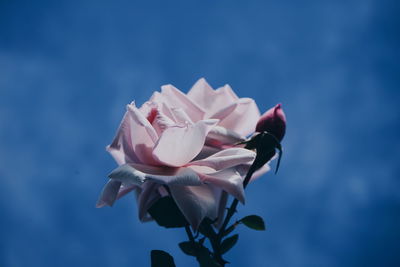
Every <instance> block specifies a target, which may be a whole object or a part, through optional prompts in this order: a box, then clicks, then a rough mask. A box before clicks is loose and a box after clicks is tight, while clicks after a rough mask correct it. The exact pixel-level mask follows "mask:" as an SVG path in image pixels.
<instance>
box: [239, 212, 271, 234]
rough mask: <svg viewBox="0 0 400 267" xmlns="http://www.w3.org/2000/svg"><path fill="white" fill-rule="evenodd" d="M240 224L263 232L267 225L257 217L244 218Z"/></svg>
mask: <svg viewBox="0 0 400 267" xmlns="http://www.w3.org/2000/svg"><path fill="white" fill-rule="evenodd" d="M239 222H241V223H243V224H244V225H246V226H247V227H249V228H251V229H254V230H258V231H263V230H265V224H264V220H263V219H262V218H261V217H260V216H257V215H249V216H246V217H244V218H242V219H241V220H240V221H239Z"/></svg>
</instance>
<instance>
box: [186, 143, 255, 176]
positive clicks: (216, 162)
mask: <svg viewBox="0 0 400 267" xmlns="http://www.w3.org/2000/svg"><path fill="white" fill-rule="evenodd" d="M255 157H256V153H255V152H253V151H251V150H248V149H244V148H238V147H235V148H228V149H225V150H222V151H220V152H217V153H215V154H214V155H211V156H209V157H208V158H205V159H201V160H196V161H192V162H190V163H189V165H199V166H207V167H210V168H213V169H215V170H222V169H227V168H230V167H234V166H237V165H240V164H246V163H250V162H252V161H253V160H254V159H255Z"/></svg>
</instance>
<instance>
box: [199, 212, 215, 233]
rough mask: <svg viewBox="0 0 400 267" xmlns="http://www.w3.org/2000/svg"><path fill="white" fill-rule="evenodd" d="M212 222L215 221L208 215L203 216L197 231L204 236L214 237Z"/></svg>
mask: <svg viewBox="0 0 400 267" xmlns="http://www.w3.org/2000/svg"><path fill="white" fill-rule="evenodd" d="M214 223H215V221H213V220H211V219H210V218H208V217H205V218H204V219H203V221H202V222H201V224H200V226H199V232H200V233H202V234H203V235H205V236H206V237H214V236H215V235H216V233H215V231H214V228H213V226H212V225H213V224H214Z"/></svg>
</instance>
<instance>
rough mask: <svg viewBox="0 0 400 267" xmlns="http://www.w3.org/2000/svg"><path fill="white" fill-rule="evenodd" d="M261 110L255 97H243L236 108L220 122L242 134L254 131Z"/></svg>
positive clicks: (221, 124) (220, 124)
mask: <svg viewBox="0 0 400 267" xmlns="http://www.w3.org/2000/svg"><path fill="white" fill-rule="evenodd" d="M259 117H260V111H259V110H258V107H257V105H256V103H255V102H254V100H253V99H251V98H241V99H240V101H239V102H238V105H237V106H236V108H235V109H234V110H233V111H232V112H231V113H230V114H229V115H228V116H226V117H225V118H224V119H222V120H221V121H220V123H219V126H223V127H225V128H227V129H229V130H232V131H234V132H237V133H238V134H241V135H244V136H246V135H248V134H250V133H252V132H254V130H255V127H256V124H257V121H258V119H259Z"/></svg>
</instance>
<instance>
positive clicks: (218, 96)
mask: <svg viewBox="0 0 400 267" xmlns="http://www.w3.org/2000/svg"><path fill="white" fill-rule="evenodd" d="M187 96H188V98H190V99H191V100H192V101H193V102H195V103H196V104H198V105H199V106H200V107H202V108H203V110H205V111H206V115H205V117H206V118H211V116H210V115H211V114H215V113H216V112H218V111H219V110H220V109H222V108H224V107H226V106H229V105H231V104H233V103H235V102H236V101H237V99H238V98H237V96H236V95H235V94H234V93H233V92H232V89H231V88H230V86H229V85H225V86H224V87H221V88H219V89H217V90H213V89H212V87H211V86H210V85H209V84H208V83H207V81H206V80H205V79H204V78H201V79H200V80H198V81H197V82H196V83H195V84H194V85H193V87H192V89H190V91H189V92H188V94H187Z"/></svg>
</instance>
